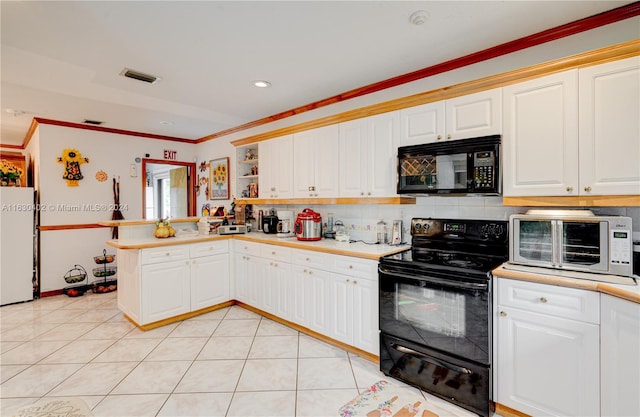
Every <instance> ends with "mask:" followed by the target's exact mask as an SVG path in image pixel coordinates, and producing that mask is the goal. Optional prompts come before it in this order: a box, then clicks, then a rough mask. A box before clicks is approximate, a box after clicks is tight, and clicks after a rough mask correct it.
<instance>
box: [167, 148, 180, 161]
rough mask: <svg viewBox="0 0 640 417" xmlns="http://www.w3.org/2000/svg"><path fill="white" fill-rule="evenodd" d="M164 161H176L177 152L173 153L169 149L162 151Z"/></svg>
mask: <svg viewBox="0 0 640 417" xmlns="http://www.w3.org/2000/svg"><path fill="white" fill-rule="evenodd" d="M164 159H170V160H172V161H175V160H176V159H178V151H173V150H171V149H165V150H164Z"/></svg>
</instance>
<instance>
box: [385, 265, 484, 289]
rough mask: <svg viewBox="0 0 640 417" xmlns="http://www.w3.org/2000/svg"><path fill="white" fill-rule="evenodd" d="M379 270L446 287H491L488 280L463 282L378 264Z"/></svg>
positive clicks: (386, 273) (395, 275) (387, 273)
mask: <svg viewBox="0 0 640 417" xmlns="http://www.w3.org/2000/svg"><path fill="white" fill-rule="evenodd" d="M378 272H379V273H382V274H385V275H390V276H394V277H400V278H406V279H411V280H417V281H425V282H431V283H434V284H439V285H442V286H444V287H449V288H457V289H462V290H481V291H487V290H488V288H489V284H488V283H486V282H463V281H454V280H448V279H440V278H435V277H426V276H424V275H408V274H403V273H400V272H398V271H390V270H388V269H386V268H384V267H382V266H378Z"/></svg>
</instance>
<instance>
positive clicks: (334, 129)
mask: <svg viewBox="0 0 640 417" xmlns="http://www.w3.org/2000/svg"><path fill="white" fill-rule="evenodd" d="M316 130H317V131H318V132H317V136H316V139H315V148H314V149H315V153H314V154H313V155H310V157H311V158H313V157H314V156H315V158H316V163H315V169H316V171H315V189H316V194H317V195H315V197H337V196H338V195H339V194H340V190H339V188H340V181H339V179H340V175H339V172H340V160H339V158H338V155H336V150H337V149H339V148H340V134H339V132H338V130H339V126H338V125H331V126H325V127H321V128H319V129H316Z"/></svg>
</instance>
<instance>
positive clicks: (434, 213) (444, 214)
mask: <svg viewBox="0 0 640 417" xmlns="http://www.w3.org/2000/svg"><path fill="white" fill-rule="evenodd" d="M306 207H309V208H311V209H313V210H314V211H316V212H318V213H320V215H321V216H322V222H323V223H326V222H327V219H328V217H329V214H330V213H331V214H332V215H333V218H334V221H337V220H341V221H342V222H343V223H344V225H345V226H346V228H347V230H348V232H349V235H350V236H351V239H353V240H362V241H365V242H375V241H376V240H377V236H376V232H377V229H376V225H377V223H378V222H379V221H380V220H384V221H385V222H386V224H387V227H388V228H389V229H391V225H392V223H393V220H402V221H403V226H404V239H405V241H407V242H409V241H410V239H411V236H410V235H409V228H410V225H411V219H412V218H414V217H433V218H450V219H485V220H509V216H510V215H512V214H515V213H524V212H526V211H527V210H528V209H529V208H530V207H507V206H504V205H503V204H502V197H483V196H469V197H466V196H465V197H454V196H429V197H418V198H417V199H416V204H407V205H386V204H371V205H368V204H358V205H312V204H311V205H286V206H285V205H274V206H256V207H254V210H255V211H256V212H257V210H260V209H261V210H269V209H271V208H274V209H276V210H278V209H280V210H293V212H294V215H297V214H298V213H300V212H301V211H302V210H303V209H304V208H306ZM576 209H581V208H576ZM582 209H584V208H582ZM589 209H590V210H592V211H593V212H594V213H595V214H596V215H619V216H628V217H631V218H632V223H633V236H634V240H640V207H591V208H589Z"/></svg>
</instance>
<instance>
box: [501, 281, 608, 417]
mask: <svg viewBox="0 0 640 417" xmlns="http://www.w3.org/2000/svg"><path fill="white" fill-rule="evenodd" d="M494 311H495V316H494V319H495V321H496V322H497V323H496V326H495V328H496V329H497V346H495V347H494V349H495V350H496V352H495V356H494V357H495V358H497V360H496V361H495V362H494V363H495V368H496V369H495V372H496V378H497V381H496V386H497V390H496V391H497V392H496V393H495V398H494V400H495V401H496V402H498V403H500V404H502V405H505V406H507V407H510V408H513V409H515V410H518V411H520V412H523V413H526V414H529V415H532V416H538V415H545V416H596V415H599V414H600V365H599V359H600V356H599V355H600V351H599V342H600V328H599V296H598V294H597V293H595V292H590V291H584V290H578V289H573V288H564V287H556V286H551V285H544V284H538V283H533V282H525V281H515V280H508V279H498V280H497V308H495V309H494Z"/></svg>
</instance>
